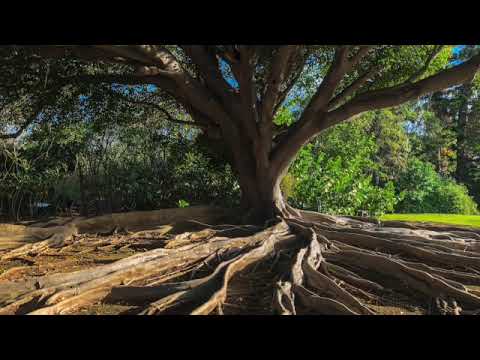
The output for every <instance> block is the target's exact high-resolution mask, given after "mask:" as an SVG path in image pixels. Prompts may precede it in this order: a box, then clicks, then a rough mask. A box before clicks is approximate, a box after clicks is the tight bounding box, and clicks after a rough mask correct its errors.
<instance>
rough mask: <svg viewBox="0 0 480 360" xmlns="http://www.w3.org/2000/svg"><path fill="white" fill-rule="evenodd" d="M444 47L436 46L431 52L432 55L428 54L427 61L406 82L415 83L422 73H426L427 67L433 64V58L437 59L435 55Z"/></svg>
mask: <svg viewBox="0 0 480 360" xmlns="http://www.w3.org/2000/svg"><path fill="white" fill-rule="evenodd" d="M444 47H445V46H444V45H439V46H437V47H436V48H435V49H434V50H433V51H432V53H431V54H430V56H429V57H428V59H427V61H426V62H425V64H424V66H423V67H422V68H421V69H419V70H418V71H417V72H416V73H415V74H413V75H412V76H411V77H410V78H409V79H408V82H411V83H413V82H415V81H417V80H418V79H419V78H420V77H421V76H422V75H423V74H424V73H425V71H427V69H428V67H429V66H430V64H431V63H432V62H433V60H435V58H436V57H437V55H438V54H439V53H440V51H442V50H443V48H444Z"/></svg>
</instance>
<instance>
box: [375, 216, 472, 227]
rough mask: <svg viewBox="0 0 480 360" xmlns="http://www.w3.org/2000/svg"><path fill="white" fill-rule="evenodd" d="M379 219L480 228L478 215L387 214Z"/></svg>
mask: <svg viewBox="0 0 480 360" xmlns="http://www.w3.org/2000/svg"><path fill="white" fill-rule="evenodd" d="M380 220H383V221H388V220H398V221H416V222H429V223H439V224H451V225H462V226H474V227H478V228H480V216H478V215H453V214H387V215H383V216H381V217H380Z"/></svg>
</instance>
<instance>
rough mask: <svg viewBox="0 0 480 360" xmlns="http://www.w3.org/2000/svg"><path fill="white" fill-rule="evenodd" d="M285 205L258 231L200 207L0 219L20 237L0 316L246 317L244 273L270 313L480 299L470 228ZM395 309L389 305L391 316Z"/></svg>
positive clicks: (1, 294) (438, 306) (474, 309)
mask: <svg viewBox="0 0 480 360" xmlns="http://www.w3.org/2000/svg"><path fill="white" fill-rule="evenodd" d="M290 212H291V214H299V215H300V217H296V216H293V215H292V216H289V218H288V219H285V220H282V219H278V220H276V221H275V222H270V225H268V226H266V227H265V228H259V227H255V226H245V225H220V226H214V225H208V223H215V222H217V221H218V219H222V217H224V215H225V214H224V213H222V212H221V211H219V210H218V209H216V210H207V209H206V208H194V209H193V210H185V212H183V215H179V214H181V213H182V211H180V210H175V211H173V212H172V213H171V214H167V215H168V216H167V215H165V213H161V212H157V213H155V214H153V215H152V214H149V215H146V214H144V215H146V218H144V217H143V215H142V216H140V215H138V213H136V215H133V217H132V218H129V217H128V214H121V215H122V217H116V218H115V217H110V218H106V217H101V218H93V219H81V220H78V221H72V222H70V223H68V224H66V225H64V226H63V227H58V226H53V227H48V228H34V229H33V230H32V228H26V227H15V226H14V227H11V228H9V230H8V231H9V232H8V233H9V234H10V235H8V234H7V230H6V229H7V227H6V226H3V227H2V228H1V229H3V234H2V238H0V240H1V241H4V243H10V244H11V243H13V242H17V243H21V242H22V241H23V245H22V246H20V247H17V248H11V247H4V248H3V250H2V251H1V252H0V257H1V260H0V264H1V263H8V262H9V261H20V260H21V261H23V262H21V265H20V266H18V265H17V266H16V267H11V268H10V269H9V270H7V271H6V272H4V273H3V274H2V275H1V276H0V306H1V307H0V314H32V315H42V314H73V313H76V312H78V311H81V310H82V309H88V308H89V307H92V306H97V305H99V304H112V306H113V305H122V306H128V307H129V308H131V310H130V313H136V314H145V315H153V314H194V315H200V314H202V315H203V314H224V313H232V309H234V310H235V311H234V312H235V313H251V312H255V311H256V310H253V308H252V304H251V303H249V304H244V305H242V304H241V303H239V302H235V301H234V300H235V299H234V298H235V296H242V297H244V296H247V295H248V296H249V297H252V296H253V297H254V296H255V295H256V290H254V289H253V287H252V286H250V285H249V286H243V288H242V290H234V289H232V284H235V283H237V282H238V281H240V279H241V278H242V277H243V276H244V275H245V274H247V273H250V274H253V278H258V281H259V282H261V283H259V284H258V286H261V287H262V289H263V290H262V294H265V293H269V294H270V300H268V299H266V301H267V302H270V303H271V313H276V314H283V315H296V314H338V315H373V314H378V313H380V314H381V313H382V308H387V307H391V304H392V299H395V298H398V299H404V298H407V299H411V302H412V303H414V304H417V305H416V306H420V308H421V309H422V310H421V312H422V313H425V314H429V313H436V314H445V315H446V314H452V315H459V314H476V313H478V312H479V311H480V297H479V296H478V292H476V291H477V290H476V289H475V290H472V289H473V288H472V287H475V286H480V246H479V245H480V238H479V237H478V236H477V235H478V234H479V232H477V231H476V230H470V229H469V230H464V229H459V228H451V227H447V228H443V227H441V230H439V229H440V228H439V227H437V226H435V227H428V226H427V225H425V224H422V225H421V226H415V225H410V224H407V225H404V224H398V223H393V224H391V225H395V226H396V227H386V226H385V224H384V225H383V226H380V225H381V224H378V223H376V222H374V221H369V220H366V221H364V220H363V219H360V218H346V217H333V216H327V215H321V214H316V213H310V212H298V211H297V212H295V213H294V212H293V211H290ZM175 217H180V219H181V220H182V221H186V220H193V219H194V221H191V222H190V226H191V227H192V226H193V228H194V229H195V230H194V231H189V232H185V231H183V230H181V229H180V230H179V231H178V235H176V236H173V237H172V236H171V235H168V234H169V233H171V231H172V229H173V228H174V227H175V226H173V225H168V224H172V220H173V219H174V218H175ZM220 221H221V220H220ZM160 225H163V226H160ZM400 226H401V227H400ZM87 233H96V234H100V236H101V239H100V240H99V239H98V236H97V237H89V236H87V235H85V234H87ZM82 234H84V235H82ZM9 236H11V237H13V239H14V240H15V241H11V240H10V239H11V238H9ZM19 236H23V238H22V239H23V240H22V241H17V240H18V239H20V238H19ZM28 236H29V237H28ZM27 237H28V241H26V240H25V239H27ZM32 239H34V240H32ZM1 241H0V242H1ZM132 249H133V250H132ZM135 249H143V250H141V251H140V252H138V253H136V254H135V255H133V256H127V257H125V258H122V259H121V260H118V261H113V262H110V263H107V264H105V265H98V266H95V267H89V268H86V269H81V270H78V271H74V272H69V273H54V274H48V272H47V274H46V275H44V276H36V277H31V276H26V277H23V278H20V280H17V281H11V280H9V278H10V277H11V276H13V274H14V273H16V272H21V271H23V270H25V268H29V267H30V266H31V264H34V263H35V261H36V260H35V259H36V258H40V257H47V256H51V257H53V258H55V257H60V258H63V257H65V256H68V255H69V254H80V255H81V256H88V255H89V254H92V253H95V252H98V251H104V252H105V253H108V252H109V251H112V250H118V251H123V250H125V251H127V250H128V251H134V252H136V251H138V250H135ZM255 274H258V275H255ZM262 274H270V275H269V276H264V275H262ZM261 279H264V280H261ZM267 279H271V280H267ZM477 289H478V288H477ZM240 293H242V294H243V295H240ZM257 295H258V294H257ZM232 296H233V298H232ZM258 296H259V295H258ZM402 309H403V310H402ZM406 309H407V305H401V307H400V311H399V312H400V313H402V312H404V311H407V310H406Z"/></svg>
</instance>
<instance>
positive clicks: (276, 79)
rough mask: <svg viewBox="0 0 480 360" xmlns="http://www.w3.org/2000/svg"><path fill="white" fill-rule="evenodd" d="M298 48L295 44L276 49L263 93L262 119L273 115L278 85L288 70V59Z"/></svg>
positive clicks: (279, 85) (277, 96) (278, 93)
mask: <svg viewBox="0 0 480 360" xmlns="http://www.w3.org/2000/svg"><path fill="white" fill-rule="evenodd" d="M298 48H299V47H298V46H297V45H287V46H283V47H281V48H280V49H279V50H278V53H277V54H276V56H275V58H274V60H273V64H272V69H271V71H270V75H269V77H268V82H267V86H266V90H265V95H264V97H263V100H262V119H263V120H264V121H268V120H269V119H271V117H272V116H273V111H274V109H275V105H276V104H277V102H278V99H279V95H280V87H281V85H282V83H283V81H284V79H285V78H287V77H288V73H289V71H290V66H289V62H290V59H291V58H292V57H293V56H294V55H295V52H296V51H298Z"/></svg>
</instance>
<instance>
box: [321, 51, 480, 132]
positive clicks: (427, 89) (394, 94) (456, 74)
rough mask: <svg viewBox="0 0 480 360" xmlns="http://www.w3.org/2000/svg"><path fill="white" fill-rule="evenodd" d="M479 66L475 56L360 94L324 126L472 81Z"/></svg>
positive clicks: (334, 114) (333, 113) (332, 113)
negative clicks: (430, 73) (412, 80)
mask: <svg viewBox="0 0 480 360" xmlns="http://www.w3.org/2000/svg"><path fill="white" fill-rule="evenodd" d="M479 67H480V55H476V56H474V57H472V58H471V59H470V60H469V61H466V62H464V63H463V64H461V65H458V66H456V67H453V68H450V69H447V70H444V71H442V72H440V73H438V74H436V75H433V76H430V77H428V78H426V79H423V80H421V81H418V82H416V83H413V84H411V83H406V84H402V85H399V86H395V87H391V88H387V89H381V90H374V91H370V92H367V93H365V94H361V95H359V96H357V97H356V98H354V99H353V100H351V101H350V102H348V103H347V104H345V105H343V106H341V107H340V108H338V109H336V110H334V111H332V112H331V113H329V116H328V119H327V121H326V123H325V124H324V125H323V126H322V128H325V127H329V126H332V125H335V124H338V123H340V122H342V121H344V120H346V119H349V118H351V117H352V116H355V115H358V114H360V113H363V112H365V111H369V110H375V109H381V108H386V107H392V106H397V105H400V104H403V103H405V102H407V101H410V100H414V99H417V98H419V97H421V96H423V95H426V94H429V93H432V92H435V91H440V90H443V89H447V88H450V87H452V86H456V85H460V84H462V83H466V82H469V81H471V80H472V79H473V77H474V76H475V74H476V72H477V71H478V69H479Z"/></svg>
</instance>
